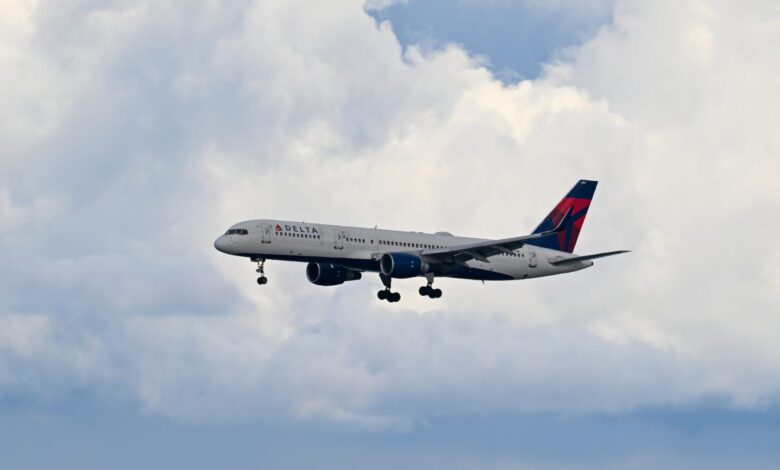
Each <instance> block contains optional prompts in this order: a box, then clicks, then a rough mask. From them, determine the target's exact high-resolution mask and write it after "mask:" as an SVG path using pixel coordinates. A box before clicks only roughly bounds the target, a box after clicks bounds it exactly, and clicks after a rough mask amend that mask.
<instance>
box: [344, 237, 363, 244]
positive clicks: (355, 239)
mask: <svg viewBox="0 0 780 470" xmlns="http://www.w3.org/2000/svg"><path fill="white" fill-rule="evenodd" d="M347 241H348V242H350V243H365V242H366V239H365V238H351V237H347Z"/></svg>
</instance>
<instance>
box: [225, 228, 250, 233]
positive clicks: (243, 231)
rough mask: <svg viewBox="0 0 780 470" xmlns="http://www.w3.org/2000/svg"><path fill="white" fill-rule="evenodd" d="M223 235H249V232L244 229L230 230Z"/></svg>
mask: <svg viewBox="0 0 780 470" xmlns="http://www.w3.org/2000/svg"><path fill="white" fill-rule="evenodd" d="M225 235H249V230H247V229H245V228H231V229H230V230H228V231H227V232H225Z"/></svg>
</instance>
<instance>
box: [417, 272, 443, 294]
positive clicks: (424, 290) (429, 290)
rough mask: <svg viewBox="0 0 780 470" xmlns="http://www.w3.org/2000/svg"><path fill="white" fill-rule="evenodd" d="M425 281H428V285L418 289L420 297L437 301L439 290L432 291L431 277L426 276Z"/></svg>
mask: <svg viewBox="0 0 780 470" xmlns="http://www.w3.org/2000/svg"><path fill="white" fill-rule="evenodd" d="M425 278H426V279H428V285H425V286H422V287H420V290H419V292H420V295H422V296H426V295H427V296H428V297H430V298H432V299H438V298H439V297H441V289H434V288H433V275H432V274H431V275H426V276H425Z"/></svg>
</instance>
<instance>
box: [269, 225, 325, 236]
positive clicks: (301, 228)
mask: <svg viewBox="0 0 780 470" xmlns="http://www.w3.org/2000/svg"><path fill="white" fill-rule="evenodd" d="M274 230H276V231H277V232H293V233H311V234H314V233H316V234H319V233H320V232H319V230H317V228H316V227H307V226H305V225H288V224H284V225H280V224H276V227H275V228H274Z"/></svg>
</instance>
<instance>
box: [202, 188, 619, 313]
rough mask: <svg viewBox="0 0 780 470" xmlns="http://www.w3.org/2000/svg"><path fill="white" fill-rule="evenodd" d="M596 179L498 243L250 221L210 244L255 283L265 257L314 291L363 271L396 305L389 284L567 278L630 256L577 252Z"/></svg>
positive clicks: (437, 292) (425, 292)
mask: <svg viewBox="0 0 780 470" xmlns="http://www.w3.org/2000/svg"><path fill="white" fill-rule="evenodd" d="M597 184H598V182H597V181H590V180H580V181H578V182H577V184H575V185H574V187H573V188H572V189H571V190H570V191H569V192H568V194H566V196H565V197H564V198H563V199H562V200H561V201H560V202H559V203H558V205H556V206H555V207H554V208H553V210H552V211H551V212H550V213H549V214H548V215H547V217H545V218H544V220H542V222H541V223H540V224H539V226H538V227H537V228H536V230H534V231H533V232H532V233H531V234H530V235H522V236H517V237H510V238H501V239H497V240H489V239H481V238H467V237H459V236H454V235H452V234H451V233H449V232H436V233H422V232H404V231H398V230H385V229H378V228H362V227H347V226H339V225H325V224H312V223H306V222H290V221H284V220H269V219H262V220H249V221H245V222H240V223H237V224H235V225H233V226H232V227H230V229H229V230H228V231H227V232H225V233H224V234H223V235H221V236H220V237H219V238H217V239H216V241H215V242H214V247H215V248H216V249H217V250H219V251H221V252H223V253H227V254H230V255H235V256H242V257H246V258H249V259H250V260H251V261H252V262H253V263H257V269H256V272H257V273H259V274H260V277H258V278H257V283H258V284H260V285H264V284H266V283H267V282H268V278H267V277H266V276H265V261H266V260H281V261H298V262H304V263H308V264H307V265H306V277H307V279H308V280H309V281H310V282H311V283H313V284H316V285H318V286H336V285H340V284H343V283H345V282H349V281H357V280H359V279H361V278H362V275H363V273H365V272H375V273H379V278H380V279H381V281H382V284H383V285H384V287H385V288H384V289H383V290H380V291H379V292H378V293H377V297H378V298H379V299H380V300H385V301H388V302H391V303H393V302H398V301H399V300H401V294H400V293H398V292H392V291H391V286H392V281H393V279H409V278H414V277H424V278H425V279H426V281H427V283H426V285H424V286H422V287H420V289H419V293H420V295H421V296H427V297H429V298H432V299H436V298H439V297H441V296H442V291H441V289H437V288H434V287H433V281H434V279H435V278H437V277H451V278H460V279H472V280H478V281H483V282H484V281H504V280H517V279H531V278H537V277H544V276H552V275H556V274H563V273H570V272H574V271H579V270H581V269H585V268H589V267H591V266H593V260H594V259H598V258H604V257H607V256H613V255H617V254H621V253H627V252H628V250H619V251H608V252H603V253H596V254H591V255H575V254H574V253H573V252H574V246H575V244H576V243H577V238H578V236H579V234H580V231H581V230H582V225H583V223H584V222H585V216H586V215H587V213H588V208H589V207H590V203H591V200H592V199H593V194H594V193H595V191H596V185H597Z"/></svg>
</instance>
